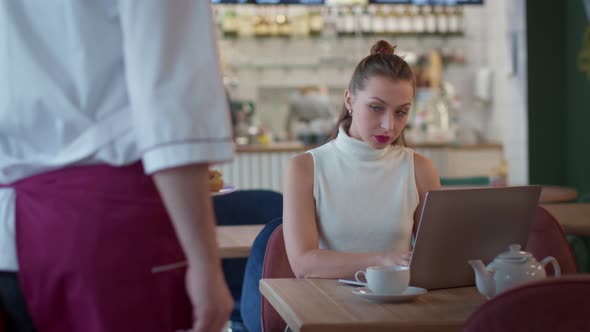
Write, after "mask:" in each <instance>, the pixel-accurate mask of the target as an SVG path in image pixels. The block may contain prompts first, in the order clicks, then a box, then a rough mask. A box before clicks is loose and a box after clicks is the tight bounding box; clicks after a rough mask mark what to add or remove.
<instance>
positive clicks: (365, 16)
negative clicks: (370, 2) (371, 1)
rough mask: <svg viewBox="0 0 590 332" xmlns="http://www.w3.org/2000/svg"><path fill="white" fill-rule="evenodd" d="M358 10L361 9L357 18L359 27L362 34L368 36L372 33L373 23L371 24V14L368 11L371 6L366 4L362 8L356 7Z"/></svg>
mask: <svg viewBox="0 0 590 332" xmlns="http://www.w3.org/2000/svg"><path fill="white" fill-rule="evenodd" d="M357 8H358V9H359V10H362V12H361V14H360V18H359V29H360V31H361V34H362V35H363V36H369V35H372V34H373V25H372V22H371V21H372V19H373V17H372V15H371V12H370V8H373V7H372V6H366V7H364V8H363V9H361V8H362V7H357Z"/></svg>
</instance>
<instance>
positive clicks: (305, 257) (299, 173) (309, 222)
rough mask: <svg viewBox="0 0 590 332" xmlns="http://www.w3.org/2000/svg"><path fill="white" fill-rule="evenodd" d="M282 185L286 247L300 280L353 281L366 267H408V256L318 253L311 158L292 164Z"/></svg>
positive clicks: (298, 157)
mask: <svg viewBox="0 0 590 332" xmlns="http://www.w3.org/2000/svg"><path fill="white" fill-rule="evenodd" d="M283 183H284V188H283V201H284V206H283V227H284V236H285V246H286V248H287V256H288V257H289V263H290V264H291V268H292V269H293V272H295V275H296V276H297V277H298V278H350V277H352V276H353V275H354V273H355V272H356V271H358V270H362V269H365V268H366V267H367V266H374V265H394V264H402V265H406V264H407V260H408V259H409V254H408V253H407V252H373V253H347V252H338V251H333V250H324V249H319V235H318V228H317V222H316V209H315V202H314V198H313V157H312V156H311V155H310V154H308V153H306V154H303V155H299V156H297V157H295V158H293V159H292V160H291V161H290V162H289V165H288V166H287V170H286V172H285V176H284V181H283ZM342 204H348V202H342Z"/></svg>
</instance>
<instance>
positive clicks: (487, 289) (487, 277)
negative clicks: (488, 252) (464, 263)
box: [468, 260, 496, 299]
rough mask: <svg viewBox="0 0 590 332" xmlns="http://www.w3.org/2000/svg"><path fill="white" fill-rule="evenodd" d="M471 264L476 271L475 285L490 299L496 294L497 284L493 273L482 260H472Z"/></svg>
mask: <svg viewBox="0 0 590 332" xmlns="http://www.w3.org/2000/svg"><path fill="white" fill-rule="evenodd" d="M468 263H469V265H471V267H472V268H473V271H474V272H475V285H476V286H477V290H478V291H479V292H480V293H481V294H482V295H484V296H486V297H487V298H488V299H489V298H491V297H493V296H494V295H496V285H495V283H494V278H493V275H492V273H491V272H490V271H488V269H486V267H485V265H483V262H482V261H480V260H470V261H468Z"/></svg>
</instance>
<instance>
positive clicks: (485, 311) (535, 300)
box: [463, 275, 590, 332]
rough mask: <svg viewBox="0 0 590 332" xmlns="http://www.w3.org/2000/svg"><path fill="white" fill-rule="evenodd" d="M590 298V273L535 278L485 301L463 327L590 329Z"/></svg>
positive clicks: (469, 330)
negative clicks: (542, 278)
mask: <svg viewBox="0 0 590 332" xmlns="http://www.w3.org/2000/svg"><path fill="white" fill-rule="evenodd" d="M589 300H590V275H572V276H566V277H561V278H548V279H544V280H540V281H535V282H531V283H528V284H524V285H521V286H518V287H515V288H513V289H510V290H507V291H506V292H503V293H501V294H499V295H498V296H496V297H494V298H493V299H491V300H490V301H488V302H486V303H484V304H483V305H482V306H481V307H480V308H479V309H478V310H476V311H475V312H474V313H473V314H472V315H471V316H470V317H469V319H467V321H466V322H465V325H464V326H463V331H464V332H472V331H486V332H496V331H498V332H499V331H588V328H589V327H590V323H589V321H588V317H590V305H588V301H589Z"/></svg>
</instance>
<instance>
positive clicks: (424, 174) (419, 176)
mask: <svg viewBox="0 0 590 332" xmlns="http://www.w3.org/2000/svg"><path fill="white" fill-rule="evenodd" d="M414 173H415V175H416V182H417V184H418V185H425V186H427V187H429V188H432V187H440V177H439V175H438V171H437V170H436V166H434V163H433V162H432V160H430V158H428V157H425V156H423V155H421V154H419V153H417V152H414Z"/></svg>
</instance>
